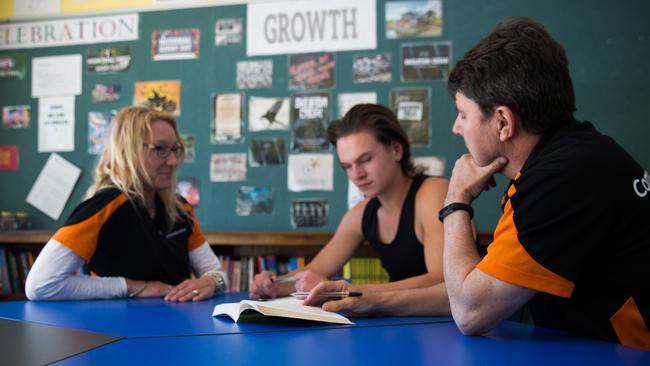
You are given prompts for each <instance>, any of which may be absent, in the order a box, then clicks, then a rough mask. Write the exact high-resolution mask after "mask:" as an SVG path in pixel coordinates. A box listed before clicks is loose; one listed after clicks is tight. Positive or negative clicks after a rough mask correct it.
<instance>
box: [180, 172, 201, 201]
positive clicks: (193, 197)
mask: <svg viewBox="0 0 650 366" xmlns="http://www.w3.org/2000/svg"><path fill="white" fill-rule="evenodd" d="M176 192H178V194H180V195H181V196H182V197H183V198H185V200H186V201H187V203H189V204H190V205H192V207H197V206H198V205H199V203H200V202H201V192H200V190H199V180H198V179H197V178H194V177H185V178H178V179H177V180H176Z"/></svg>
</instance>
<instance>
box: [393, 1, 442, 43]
mask: <svg viewBox="0 0 650 366" xmlns="http://www.w3.org/2000/svg"><path fill="white" fill-rule="evenodd" d="M385 9H386V13H385V14H386V38H388V39H395V38H409V37H439V36H441V35H442V0H411V1H389V2H386V8H385Z"/></svg>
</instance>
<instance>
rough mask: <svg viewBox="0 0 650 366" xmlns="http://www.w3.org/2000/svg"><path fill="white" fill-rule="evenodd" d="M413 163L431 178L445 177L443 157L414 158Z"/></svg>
mask: <svg viewBox="0 0 650 366" xmlns="http://www.w3.org/2000/svg"><path fill="white" fill-rule="evenodd" d="M413 163H414V164H415V165H416V166H421V167H422V168H424V171H423V172H422V173H424V174H426V175H430V176H432V177H442V176H444V175H445V158H444V157H443V156H414V157H413Z"/></svg>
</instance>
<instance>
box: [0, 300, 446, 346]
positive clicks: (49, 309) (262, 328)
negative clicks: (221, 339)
mask: <svg viewBox="0 0 650 366" xmlns="http://www.w3.org/2000/svg"><path fill="white" fill-rule="evenodd" d="M246 296H247V294H246V293H231V294H224V295H221V296H217V297H215V298H213V299H210V300H207V301H201V302H188V303H170V302H165V301H164V300H162V299H128V300H127V299H118V300H86V301H14V302H4V303H0V318H6V319H13V320H22V321H28V322H34V323H40V324H47V325H54V326H59V327H65V328H73V329H79V330H84V331H90V332H97V333H105V334H111V335H115V336H122V337H160V336H183V335H205V334H233V333H255V332H274V331H281V330H299V329H316V328H317V329H323V328H345V327H372V326H382V325H397V324H417V323H431V322H451V321H452V319H451V318H450V317H432V316H426V317H382V318H354V319H352V320H353V321H354V322H355V323H356V324H354V325H338V324H329V323H318V322H310V321H297V320H291V319H275V320H266V321H263V322H255V323H242V322H240V323H235V322H233V321H232V320H231V319H230V318H228V317H225V318H222V317H219V318H213V317H212V310H213V308H214V306H215V305H216V304H219V303H223V302H238V301H240V300H242V299H244V298H246Z"/></svg>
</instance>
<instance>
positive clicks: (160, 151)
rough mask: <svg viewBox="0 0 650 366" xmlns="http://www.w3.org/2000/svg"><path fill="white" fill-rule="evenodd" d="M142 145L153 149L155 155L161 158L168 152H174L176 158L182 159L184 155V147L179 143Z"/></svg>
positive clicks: (167, 154) (165, 157)
mask: <svg viewBox="0 0 650 366" xmlns="http://www.w3.org/2000/svg"><path fill="white" fill-rule="evenodd" d="M144 147H145V148H146V149H149V151H155V152H156V155H157V156H158V157H159V158H161V159H167V157H168V156H169V154H170V153H174V156H176V159H182V158H183V157H184V156H185V148H184V147H183V146H181V145H175V146H173V147H169V146H162V145H154V144H144Z"/></svg>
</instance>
